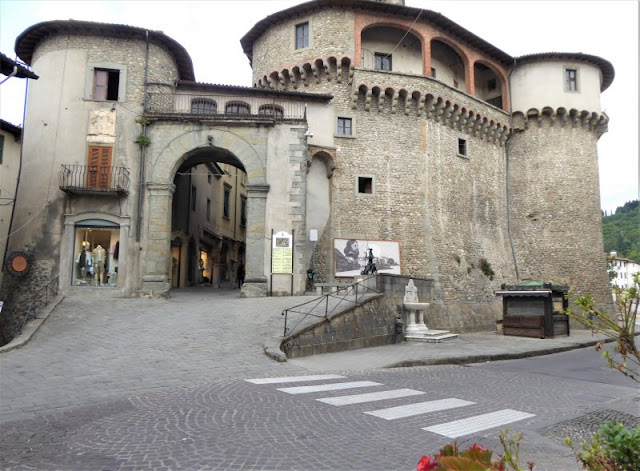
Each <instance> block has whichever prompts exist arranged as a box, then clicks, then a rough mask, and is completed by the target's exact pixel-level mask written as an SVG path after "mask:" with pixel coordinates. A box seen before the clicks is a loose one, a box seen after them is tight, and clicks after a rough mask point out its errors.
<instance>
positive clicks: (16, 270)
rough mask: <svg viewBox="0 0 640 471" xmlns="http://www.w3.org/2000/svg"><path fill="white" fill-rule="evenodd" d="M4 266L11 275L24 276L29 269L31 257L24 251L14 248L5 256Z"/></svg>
mask: <svg viewBox="0 0 640 471" xmlns="http://www.w3.org/2000/svg"><path fill="white" fill-rule="evenodd" d="M6 267H7V271H8V272H9V273H11V274H12V275H13V276H25V275H27V274H28V273H29V270H31V257H30V256H29V254H28V253H26V252H23V251H21V250H15V251H13V252H11V253H10V254H9V256H8V257H7V265H6Z"/></svg>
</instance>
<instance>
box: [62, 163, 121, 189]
mask: <svg viewBox="0 0 640 471" xmlns="http://www.w3.org/2000/svg"><path fill="white" fill-rule="evenodd" d="M58 181H59V183H60V188H61V189H63V190H90V191H105V192H108V191H118V192H126V191H128V190H129V186H130V185H131V179H130V177H129V170H128V169H127V168H126V167H112V166H101V165H78V164H62V166H61V168H60V171H59V172H58Z"/></svg>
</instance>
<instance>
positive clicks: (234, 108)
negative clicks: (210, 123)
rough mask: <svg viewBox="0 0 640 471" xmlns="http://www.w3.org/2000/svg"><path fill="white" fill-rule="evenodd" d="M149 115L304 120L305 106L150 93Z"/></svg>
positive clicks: (270, 100)
mask: <svg viewBox="0 0 640 471" xmlns="http://www.w3.org/2000/svg"><path fill="white" fill-rule="evenodd" d="M147 114H149V115H151V116H153V115H180V116H185V115H186V116H193V117H199V118H210V119H271V120H274V121H284V120H305V119H306V105H305V104H304V103H302V102H299V101H287V100H281V99H277V100H276V99H275V98H268V97H248V96H239V95H237V96H233V95H207V94H182V93H160V92H150V93H149V101H148V105H147Z"/></svg>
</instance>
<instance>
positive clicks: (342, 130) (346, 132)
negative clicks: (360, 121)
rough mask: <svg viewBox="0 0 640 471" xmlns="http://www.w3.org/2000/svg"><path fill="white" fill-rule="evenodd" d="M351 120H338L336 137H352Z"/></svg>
mask: <svg viewBox="0 0 640 471" xmlns="http://www.w3.org/2000/svg"><path fill="white" fill-rule="evenodd" d="M351 124H352V123H351V118H338V136H352V135H353V129H352V126H351Z"/></svg>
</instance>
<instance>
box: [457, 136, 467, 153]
mask: <svg viewBox="0 0 640 471" xmlns="http://www.w3.org/2000/svg"><path fill="white" fill-rule="evenodd" d="M458 155H461V156H463V157H467V141H466V140H465V139H461V138H458Z"/></svg>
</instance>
